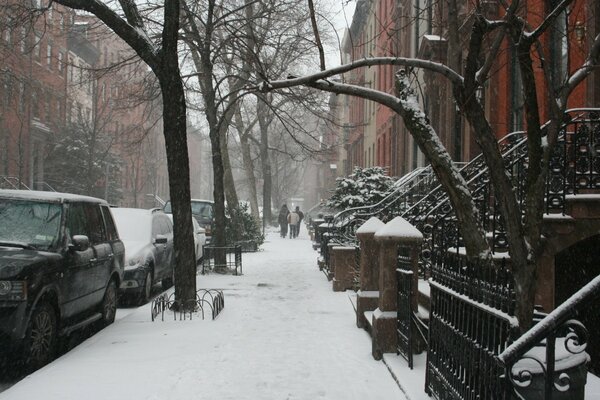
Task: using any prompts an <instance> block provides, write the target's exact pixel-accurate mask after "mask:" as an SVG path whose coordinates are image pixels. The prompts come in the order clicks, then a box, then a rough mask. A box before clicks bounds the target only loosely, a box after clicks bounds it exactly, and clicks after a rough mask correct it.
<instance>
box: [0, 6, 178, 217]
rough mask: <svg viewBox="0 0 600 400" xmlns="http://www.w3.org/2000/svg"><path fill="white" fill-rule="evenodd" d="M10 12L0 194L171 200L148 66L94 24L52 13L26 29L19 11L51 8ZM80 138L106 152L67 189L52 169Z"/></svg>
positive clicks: (128, 202)
mask: <svg viewBox="0 0 600 400" xmlns="http://www.w3.org/2000/svg"><path fill="white" fill-rule="evenodd" d="M11 4H12V6H8V5H7V6H6V7H3V8H2V9H0V21H1V22H2V23H0V28H1V32H0V56H1V57H2V58H1V61H0V85H1V87H2V95H1V96H0V187H10V188H14V187H18V188H30V189H45V190H51V189H52V188H53V186H57V189H63V190H67V191H74V192H78V193H83V194H88V195H93V196H97V197H105V198H107V200H109V201H111V202H117V203H119V204H120V205H123V206H132V207H149V206H154V205H159V204H160V201H159V200H162V199H168V197H169V195H168V193H169V185H168V174H167V168H166V156H165V146H164V138H163V132H162V118H161V103H160V96H159V95H157V91H154V92H153V91H152V90H148V87H149V86H148V84H149V83H150V84H151V82H152V79H151V74H150V72H149V69H148V68H147V67H146V66H145V64H144V63H142V62H141V61H140V60H139V58H137V57H136V56H135V54H134V53H133V52H132V51H131V50H130V49H129V47H128V46H127V45H126V44H125V43H124V42H123V41H122V40H121V39H120V38H118V37H117V36H116V35H115V34H114V33H112V32H111V31H110V30H108V29H107V28H105V27H104V26H103V25H102V24H101V23H100V22H99V21H98V20H97V19H96V18H95V17H91V16H89V15H78V14H75V13H74V12H73V11H71V10H69V9H67V8H65V7H62V6H61V5H59V4H56V3H52V7H51V8H48V9H46V10H45V11H44V13H43V14H42V16H41V17H38V18H37V19H26V20H23V19H19V18H20V17H22V16H23V15H27V14H26V13H22V12H16V11H22V10H23V7H32V6H33V7H36V8H37V9H38V10H39V9H42V8H43V7H47V6H48V4H49V3H48V1H46V0H45V1H34V2H32V3H31V4H30V3H22V2H18V1H14V2H12V3H11ZM77 131H79V132H80V138H81V139H82V140H83V138H84V137H85V138H89V137H91V138H92V139H93V140H92V141H96V142H97V143H100V142H101V143H102V146H100V145H99V150H98V151H97V157H98V162H101V163H103V164H102V165H103V167H102V168H101V171H98V170H97V169H98V168H96V171H95V175H93V176H91V177H90V179H93V181H92V183H89V182H88V184H87V186H86V185H75V186H69V185H68V184H67V183H66V181H67V180H68V179H67V178H68V177H69V176H68V175H69V170H68V169H66V170H57V169H56V168H55V167H56V166H50V165H48V162H49V159H48V156H49V154H51V153H52V150H53V149H55V147H56V146H57V144H58V143H59V141H60V139H61V138H62V137H64V136H65V135H66V134H67V133H70V134H76V132H77ZM96 142H95V143H96ZM107 154H108V155H107ZM108 160H109V161H108ZM71 167H72V168H77V167H79V166H76V165H73V166H71ZM49 168H53V169H54V170H53V171H49ZM71 171H73V169H71ZM50 172H51V173H50ZM61 174H62V175H61ZM50 175H52V176H51V177H50ZM49 178H52V180H53V181H52V182H49V181H48V180H49Z"/></svg>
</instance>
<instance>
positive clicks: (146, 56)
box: [54, 0, 159, 70]
mask: <svg viewBox="0 0 600 400" xmlns="http://www.w3.org/2000/svg"><path fill="white" fill-rule="evenodd" d="M54 1H56V2H57V3H58V4H62V5H63V6H66V7H69V8H73V9H76V10H82V11H87V12H89V13H91V14H94V15H95V16H97V17H98V18H99V19H100V20H101V21H102V22H104V24H106V26H108V27H109V28H110V29H111V30H112V31H114V32H115V34H116V35H117V36H119V37H121V38H122V39H123V40H125V42H127V44H128V45H129V46H131V48H132V49H134V50H135V52H136V53H137V54H138V55H139V56H140V58H141V59H142V60H144V62H145V63H146V64H148V66H150V68H152V69H153V70H155V69H156V68H157V67H158V61H159V60H158V59H157V57H156V55H157V53H158V52H157V49H156V47H155V46H154V43H152V41H151V40H150V39H149V38H148V35H147V34H146V32H145V31H144V30H142V29H136V28H135V27H134V26H132V25H130V24H129V23H128V22H127V21H125V20H124V19H123V18H121V17H120V16H119V15H118V14H117V13H116V12H114V11H113V10H112V9H111V8H109V7H108V6H107V5H106V4H104V3H102V2H101V1H98V0H54Z"/></svg>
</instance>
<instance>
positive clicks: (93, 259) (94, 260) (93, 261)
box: [90, 258, 98, 263]
mask: <svg viewBox="0 0 600 400" xmlns="http://www.w3.org/2000/svg"><path fill="white" fill-rule="evenodd" d="M96 261H98V259H97V258H90V262H91V263H95V262H96Z"/></svg>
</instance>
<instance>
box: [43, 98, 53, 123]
mask: <svg viewBox="0 0 600 400" xmlns="http://www.w3.org/2000/svg"><path fill="white" fill-rule="evenodd" d="M51 110H52V95H51V94H50V93H46V101H45V102H44V111H45V114H46V115H45V121H46V123H48V122H50V119H51V118H52V113H51Z"/></svg>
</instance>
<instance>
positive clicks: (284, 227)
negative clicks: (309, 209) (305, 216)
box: [277, 204, 290, 238]
mask: <svg viewBox="0 0 600 400" xmlns="http://www.w3.org/2000/svg"><path fill="white" fill-rule="evenodd" d="M289 213H290V210H289V209H288V208H287V205H286V204H284V205H282V206H281V210H279V216H278V217H277V222H278V223H279V229H280V230H279V234H280V235H281V237H282V238H284V237H286V236H287V232H288V218H287V216H288V214H289Z"/></svg>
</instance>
